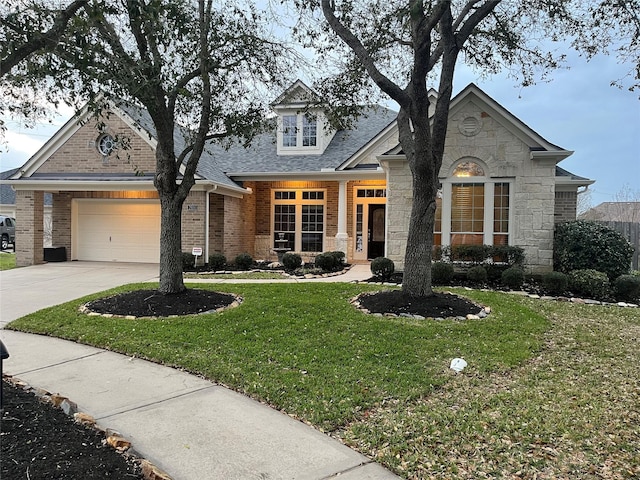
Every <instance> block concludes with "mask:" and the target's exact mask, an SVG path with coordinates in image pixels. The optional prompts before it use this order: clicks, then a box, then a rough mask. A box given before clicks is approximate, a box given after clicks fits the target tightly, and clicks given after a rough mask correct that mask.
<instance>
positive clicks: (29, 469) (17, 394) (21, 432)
mask: <svg viewBox="0 0 640 480" xmlns="http://www.w3.org/2000/svg"><path fill="white" fill-rule="evenodd" d="M2 384H3V385H2V387H3V393H4V402H3V403H4V412H3V414H2V431H1V433H0V439H1V440H0V459H1V461H0V478H2V479H7V480H9V479H30V480H45V479H46V480H56V479H60V480H91V479H104V478H114V479H119V480H121V479H128V480H136V479H142V478H143V476H142V474H141V472H140V468H139V467H138V466H137V465H136V464H134V463H133V461H131V460H128V459H127V458H125V457H124V456H123V455H121V454H120V453H118V452H117V451H116V450H114V449H113V448H111V447H110V446H108V445H104V444H103V440H104V438H105V437H104V435H103V434H101V433H99V432H97V431H96V430H94V429H92V428H89V427H85V426H84V425H81V424H79V423H75V422H74V420H73V419H72V418H71V417H70V416H68V415H67V414H65V413H64V412H63V411H62V410H60V409H59V408H56V407H54V406H53V405H51V404H47V403H44V402H42V401H40V400H39V399H38V397H36V395H35V394H33V393H30V392H26V391H24V390H23V389H21V388H19V387H16V386H14V385H13V384H11V383H8V382H5V381H3V382H2Z"/></svg>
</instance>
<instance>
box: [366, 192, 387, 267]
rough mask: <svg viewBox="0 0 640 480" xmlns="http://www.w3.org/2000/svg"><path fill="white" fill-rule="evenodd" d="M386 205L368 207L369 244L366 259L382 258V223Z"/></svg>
mask: <svg viewBox="0 0 640 480" xmlns="http://www.w3.org/2000/svg"><path fill="white" fill-rule="evenodd" d="M385 210H386V205H384V204H382V205H380V204H379V205H376V204H371V205H369V219H368V220H369V221H368V222H367V223H368V227H369V228H368V230H369V244H368V245H367V249H368V250H367V259H369V260H371V259H373V258H377V257H384V230H385V228H384V222H385Z"/></svg>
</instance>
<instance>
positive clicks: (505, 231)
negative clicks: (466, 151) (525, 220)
mask: <svg viewBox="0 0 640 480" xmlns="http://www.w3.org/2000/svg"><path fill="white" fill-rule="evenodd" d="M450 172H451V175H450V176H449V177H448V178H447V179H445V180H443V182H442V190H441V191H440V194H439V196H441V199H438V201H437V210H436V222H435V228H434V245H482V244H485V245H506V244H508V242H509V230H510V228H509V217H510V208H509V205H510V197H511V195H510V185H511V184H510V181H509V180H508V179H493V178H490V177H488V176H487V170H486V167H484V166H483V165H482V164H481V162H480V161H474V160H471V159H464V160H462V161H460V162H459V163H458V164H456V165H455V166H454V168H453V170H450Z"/></svg>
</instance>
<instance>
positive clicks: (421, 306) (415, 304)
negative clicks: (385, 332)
mask: <svg viewBox="0 0 640 480" xmlns="http://www.w3.org/2000/svg"><path fill="white" fill-rule="evenodd" d="M358 300H359V301H360V305H361V306H362V307H363V308H366V309H367V310H369V311H370V312H371V313H383V314H384V313H394V314H396V315H401V314H403V313H404V314H410V315H422V316H423V317H426V318H447V317H466V316H467V315H468V314H474V315H475V314H477V313H478V312H479V311H480V310H481V308H482V307H480V306H478V305H476V304H475V303H473V302H471V301H469V300H467V299H465V298H462V297H459V296H457V295H453V294H450V293H436V294H434V295H432V296H429V297H413V296H411V295H407V294H405V293H403V292H402V290H390V291H385V292H376V293H373V294H365V295H360V297H359V298H358Z"/></svg>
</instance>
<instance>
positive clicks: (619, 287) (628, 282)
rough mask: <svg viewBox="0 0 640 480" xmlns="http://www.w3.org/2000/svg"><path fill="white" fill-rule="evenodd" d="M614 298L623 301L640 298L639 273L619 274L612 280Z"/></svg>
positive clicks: (633, 300) (634, 300)
mask: <svg viewBox="0 0 640 480" xmlns="http://www.w3.org/2000/svg"><path fill="white" fill-rule="evenodd" d="M613 287H614V290H615V292H616V299H617V300H621V301H625V302H636V301H638V300H640V275H620V276H619V277H618V278H616V280H615V282H613Z"/></svg>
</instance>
